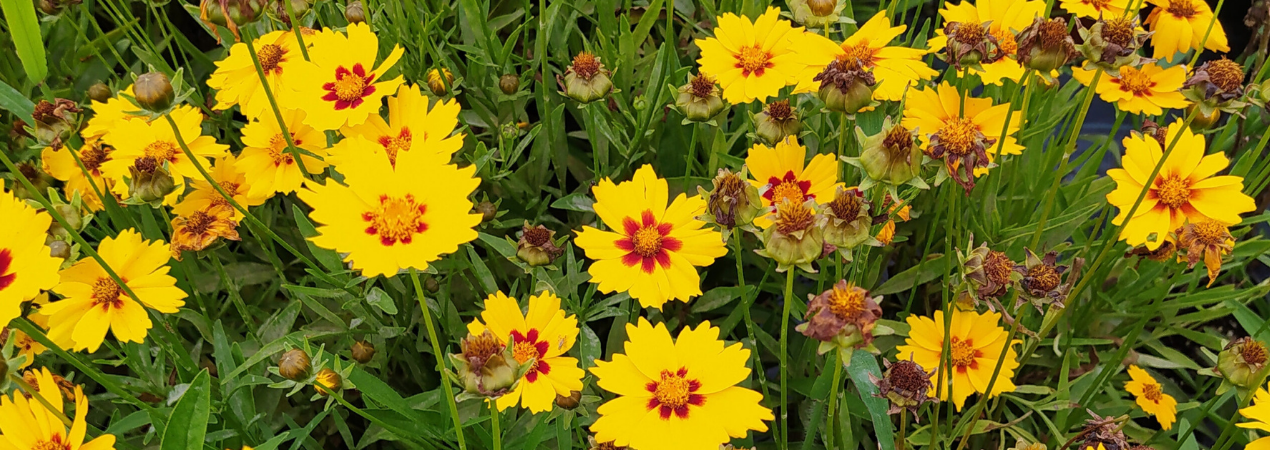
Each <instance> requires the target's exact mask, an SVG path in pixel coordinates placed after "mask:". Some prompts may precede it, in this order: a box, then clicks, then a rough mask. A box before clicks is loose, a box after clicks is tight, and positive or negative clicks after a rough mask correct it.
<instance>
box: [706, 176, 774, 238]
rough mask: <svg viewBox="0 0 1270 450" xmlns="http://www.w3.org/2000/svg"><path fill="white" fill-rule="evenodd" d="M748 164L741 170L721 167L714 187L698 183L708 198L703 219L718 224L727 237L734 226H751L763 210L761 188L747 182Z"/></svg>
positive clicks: (713, 181) (715, 178)
mask: <svg viewBox="0 0 1270 450" xmlns="http://www.w3.org/2000/svg"><path fill="white" fill-rule="evenodd" d="M745 172H746V170H745V168H742V170H741V173H739V174H738V173H733V172H732V171H731V170H728V169H725V168H720V169H719V174H718V175H717V176H715V177H714V179H713V180H711V183H712V184H713V185H714V189H712V190H710V191H706V190H705V188H703V187H700V186H698V187H697V193H698V194H700V195H701V198H704V199H706V210H705V213H704V214H702V215H701V216H700V217H698V219H699V220H701V221H703V222H706V223H710V224H714V225H717V226H718V227H719V231H720V232H723V239H724V240H727V238H728V234H729V233H727V232H728V231H731V230H732V229H733V228H737V227H741V228H748V227H750V224H752V223H753V222H754V219H755V218H757V217H758V216H759V214H760V213H762V212H763V209H764V205H763V201H762V199H763V198H762V197H761V196H760V195H759V191H758V188H757V187H756V186H754V185H753V184H751V183H748V182H746V180H745V176H746V173H745Z"/></svg>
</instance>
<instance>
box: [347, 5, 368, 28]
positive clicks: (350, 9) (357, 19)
mask: <svg viewBox="0 0 1270 450" xmlns="http://www.w3.org/2000/svg"><path fill="white" fill-rule="evenodd" d="M344 20H347V21H348V23H350V24H354V23H365V22H366V8H365V7H364V6H362V2H361V1H359V0H353V1H351V2H348V6H345V7H344Z"/></svg>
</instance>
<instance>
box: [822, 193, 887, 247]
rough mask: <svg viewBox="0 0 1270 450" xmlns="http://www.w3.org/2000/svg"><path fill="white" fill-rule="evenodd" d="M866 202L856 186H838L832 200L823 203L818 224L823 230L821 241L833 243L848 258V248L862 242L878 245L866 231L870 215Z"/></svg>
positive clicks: (868, 229)
mask: <svg viewBox="0 0 1270 450" xmlns="http://www.w3.org/2000/svg"><path fill="white" fill-rule="evenodd" d="M869 206H870V202H869V201H868V200H866V199H865V198H864V192H862V191H860V189H858V188H844V187H842V186H838V188H837V189H836V190H835V191H834V194H833V200H831V201H829V203H825V205H824V214H823V219H822V221H823V222H822V225H820V228H823V230H824V236H825V243H826V244H829V245H832V246H834V247H837V248H838V250H840V251H842V252H843V253H844V256H846V257H847V260H848V261H850V260H851V258H850V252H851V250H852V249H854V248H856V247H859V246H860V245H863V244H868V245H875V246H877V245H881V243H880V242H878V241H877V240H875V239H874V238H873V236H871V235H869V231H870V228H871V227H872V226H873V216H872V215H870V214H869Z"/></svg>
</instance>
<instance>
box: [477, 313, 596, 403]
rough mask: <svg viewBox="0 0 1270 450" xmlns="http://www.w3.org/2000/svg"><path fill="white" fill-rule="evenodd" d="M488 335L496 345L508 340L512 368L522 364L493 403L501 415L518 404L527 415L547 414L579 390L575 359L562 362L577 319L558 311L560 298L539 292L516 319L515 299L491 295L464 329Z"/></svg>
mask: <svg viewBox="0 0 1270 450" xmlns="http://www.w3.org/2000/svg"><path fill="white" fill-rule="evenodd" d="M485 330H489V331H491V332H493V333H494V335H495V336H498V337H499V338H500V339H504V338H505V337H508V336H510V338H511V342H510V343H508V344H507V345H508V346H510V347H511V349H512V356H513V357H514V358H515V359H516V362H518V363H520V364H527V365H528V366H529V367H528V368H527V369H526V370H525V373H524V376H523V377H521V379H520V382H519V383H517V384H516V388H515V389H513V390H512V391H511V392H508V393H507V394H506V395H504V396H502V397H499V398H498V400H496V404H497V405H498V409H499V410H500V411H501V410H504V409H507V408H510V407H512V406H515V405H516V404H517V403H520V406H522V407H524V408H525V409H528V410H529V411H530V412H533V413H540V412H545V411H549V410H551V405H553V404H555V400H556V396H557V395H570V393H571V392H573V391H581V390H582V377H583V376H585V375H586V374H585V373H583V372H582V369H580V368H578V360H577V358H571V357H569V356H566V355H565V353H567V352H568V351H569V349H570V348H573V344H574V343H575V342H577V340H578V319H577V318H576V317H575V316H566V315H565V312H564V311H563V310H561V309H560V298H559V297H556V296H555V294H552V293H551V292H547V291H543V292H541V293H539V294H538V295H534V296H531V297H529V312H528V313H526V314H522V313H521V312H520V305H518V304H517V303H516V299H514V298H510V297H507V296H506V295H503V293H502V292H501V291H500V292H496V293H494V294H491V295H490V296H489V298H487V299H485V310H484V311H482V312H481V316H480V318H478V319H476V320H473V321H472V322H471V323H469V324H468V326H467V331H468V333H471V334H473V335H480V334H482V333H484V332H485Z"/></svg>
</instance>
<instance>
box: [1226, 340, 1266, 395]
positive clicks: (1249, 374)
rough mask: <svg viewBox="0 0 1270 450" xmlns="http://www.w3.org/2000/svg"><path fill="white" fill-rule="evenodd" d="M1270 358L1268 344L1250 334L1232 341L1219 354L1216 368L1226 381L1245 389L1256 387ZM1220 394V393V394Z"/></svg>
mask: <svg viewBox="0 0 1270 450" xmlns="http://www.w3.org/2000/svg"><path fill="white" fill-rule="evenodd" d="M1267 359H1270V355H1268V354H1267V351H1266V344H1263V343H1261V341H1258V340H1256V339H1253V338H1250V337H1248V336H1244V337H1241V338H1239V339H1235V340H1233V341H1230V343H1229V344H1226V348H1224V349H1222V351H1221V353H1218V354H1217V368H1216V369H1214V371H1215V372H1217V373H1218V374H1219V375H1221V377H1222V379H1223V380H1225V382H1227V383H1230V384H1232V385H1234V386H1238V387H1240V388H1243V389H1249V388H1253V387H1256V386H1255V385H1254V383H1256V382H1257V376H1258V375H1260V372H1261V371H1262V369H1264V368H1265V367H1266V361H1267ZM1218 395H1220V394H1218Z"/></svg>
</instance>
